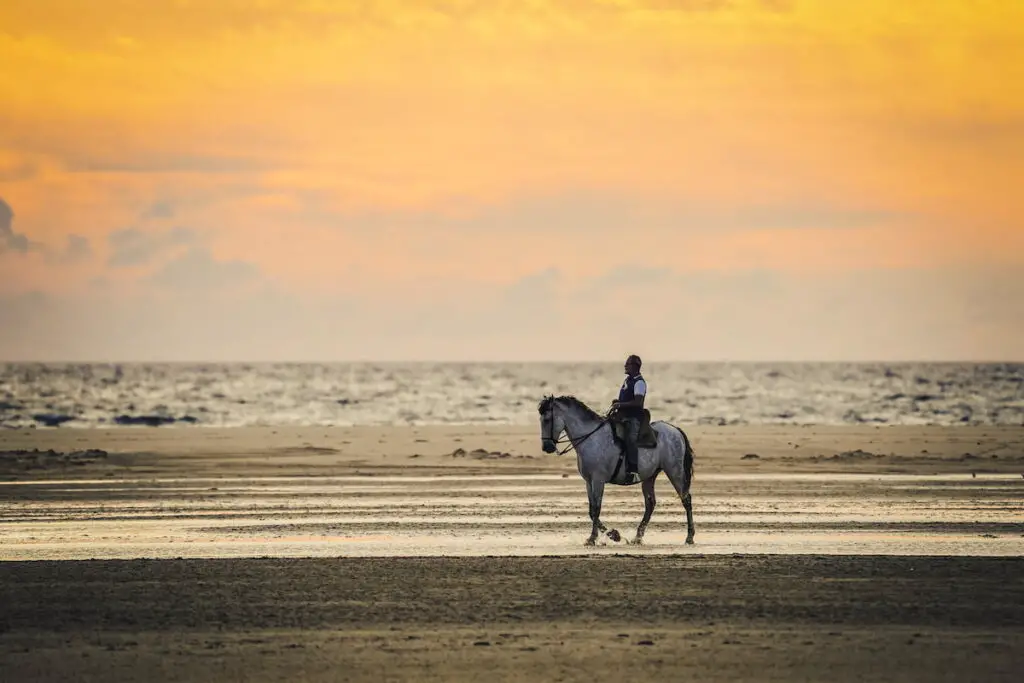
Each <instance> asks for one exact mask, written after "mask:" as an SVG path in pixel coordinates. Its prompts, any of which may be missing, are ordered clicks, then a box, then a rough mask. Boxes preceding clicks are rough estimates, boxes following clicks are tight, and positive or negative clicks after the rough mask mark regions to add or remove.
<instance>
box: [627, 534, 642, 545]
mask: <svg viewBox="0 0 1024 683" xmlns="http://www.w3.org/2000/svg"><path fill="white" fill-rule="evenodd" d="M628 543H629V544H630V545H643V544H644V537H643V536H637V537H636V538H634V539H633V540H632V541H628Z"/></svg>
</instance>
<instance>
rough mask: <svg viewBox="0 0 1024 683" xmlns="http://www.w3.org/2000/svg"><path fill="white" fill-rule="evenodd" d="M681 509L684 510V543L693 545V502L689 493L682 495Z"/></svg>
mask: <svg viewBox="0 0 1024 683" xmlns="http://www.w3.org/2000/svg"><path fill="white" fill-rule="evenodd" d="M683 507H684V508H686V542H687V543H688V544H690V545H693V501H692V500H691V499H690V492H689V491H687V492H686V493H685V494H684V495H683Z"/></svg>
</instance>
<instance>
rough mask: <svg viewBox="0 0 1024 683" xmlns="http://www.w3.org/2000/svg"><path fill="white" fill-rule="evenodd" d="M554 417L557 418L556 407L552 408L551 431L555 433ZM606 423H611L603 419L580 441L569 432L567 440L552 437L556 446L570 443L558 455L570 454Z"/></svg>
mask: <svg viewBox="0 0 1024 683" xmlns="http://www.w3.org/2000/svg"><path fill="white" fill-rule="evenodd" d="M554 417H555V409H554V406H552V407H551V431H554V429H555V420H554ZM606 422H609V420H608V418H607V417H605V418H602V419H601V421H600V422H598V423H597V426H596V427H594V428H593V429H591V430H590V431H589V432H587V433H586V434H584V435H583V436H581V437H580V438H578V439H574V438H572V437H571V436H569V432H568V431H567V432H566V437H567V438H565V439H556V438H554V436H553V435H552V436H551V437H549V438H550V439H551V443H553V444H555V445H556V446H557V445H558V444H560V443H566V442H568V443H569V445H568V446H566V447H565V448H563V449H562V450H560V451H559V452H558V455H565V454H566V453H568V452H569V451H571V450H572V449H574V448H576V447H577V446H579V445H580V444H581V443H583V442H584V441H586V440H587V439H589V438H590V437H591V436H593V435H594V434H595V433H597V430H598V429H600V428H601V427H603V426H604V424H605V423H606Z"/></svg>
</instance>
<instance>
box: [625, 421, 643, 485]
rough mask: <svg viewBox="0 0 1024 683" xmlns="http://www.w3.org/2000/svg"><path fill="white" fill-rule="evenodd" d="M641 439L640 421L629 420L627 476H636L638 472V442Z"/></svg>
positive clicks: (627, 427) (627, 422) (627, 426)
mask: <svg viewBox="0 0 1024 683" xmlns="http://www.w3.org/2000/svg"><path fill="white" fill-rule="evenodd" d="M639 438H640V420H638V419H637V418H632V417H631V418H629V419H628V420H626V476H627V477H629V475H631V474H635V473H636V471H637V460H638V458H639V450H638V448H637V445H636V443H637V441H638V440H639Z"/></svg>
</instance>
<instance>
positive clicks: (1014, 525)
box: [0, 473, 1024, 560]
mask: <svg viewBox="0 0 1024 683" xmlns="http://www.w3.org/2000/svg"><path fill="white" fill-rule="evenodd" d="M657 494H658V499H659V505H658V508H657V509H656V511H655V513H654V517H653V519H652V523H651V525H650V527H649V531H648V534H647V537H646V538H645V545H643V546H633V545H630V544H628V543H626V542H620V543H615V542H612V541H611V540H608V539H607V538H605V539H603V541H602V542H601V544H602V545H603V546H605V547H608V548H614V549H615V551H616V552H625V553H643V554H672V553H682V552H693V553H700V554H733V553H753V554H806V553H826V554H878V555H883V554H892V555H913V554H920V555H1022V554H1024V518H1022V515H1021V512H1022V505H1021V501H1022V499H1024V495H1022V494H1024V480H1022V479H1021V478H1020V477H1019V476H1014V475H1009V474H1002V475H1001V474H987V475H983V476H980V477H971V476H967V475H919V476H918V475H887V474H864V475H860V474H848V475H837V474H822V475H812V474H765V473H758V474H751V475H739V474H709V475H705V476H704V477H702V478H701V480H700V487H699V488H695V505H696V520H697V529H698V536H697V545H696V546H695V548H694V549H692V550H686V549H685V548H684V547H683V540H684V539H685V530H684V521H683V519H684V518H683V512H682V507H681V505H680V504H679V502H678V499H677V498H676V497H675V495H674V492H673V491H672V489H671V487H670V486H669V484H668V483H667V482H665V481H661V482H659V486H658V488H657ZM642 508H643V505H642V502H641V498H640V492H639V489H638V488H636V487H634V488H631V489H623V488H618V487H614V488H612V489H611V490H609V491H608V493H607V494H606V498H605V504H604V509H603V511H602V519H603V520H604V521H605V522H606V523H607V524H608V525H609V526H610V527H617V528H618V529H620V530H621V531H622V532H623V534H624V535H625V537H626V538H627V539H628V538H630V537H631V536H632V531H633V530H634V529H635V526H636V524H637V523H638V522H639V519H640V516H641V514H642ZM588 528H589V520H588V518H587V510H586V496H585V494H584V492H583V489H582V482H581V481H580V480H579V479H578V478H576V479H573V478H567V477H563V476H561V475H557V474H555V475H537V474H534V475H529V474H524V475H519V474H507V475H493V476H379V477H345V476H318V477H302V476H290V477H252V478H233V479H230V480H223V479H216V478H202V479H200V478H194V479H181V478H173V477H166V478H152V479H145V480H140V481H123V480H122V481H109V480H107V481H104V480H78V481H75V480H50V481H46V480H39V481H18V482H3V483H0V533H2V535H3V538H4V543H3V544H2V545H0V560H16V559H17V560H24V559H85V558H112V559H113V558H119V559H126V558H136V557H182V558H199V557H257V556H274V557H295V556H314V557H330V556H362V557H367V556H390V557H394V556H413V555H416V556H430V555H461V556H471V555H492V556H493V555H506V556H512V555H522V556H527V555H569V554H587V553H592V552H602V550H601V549H600V548H598V549H596V550H594V549H586V548H584V547H582V540H583V537H584V536H585V534H586V531H587V529H588Z"/></svg>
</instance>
